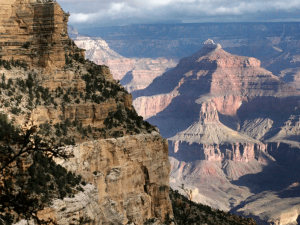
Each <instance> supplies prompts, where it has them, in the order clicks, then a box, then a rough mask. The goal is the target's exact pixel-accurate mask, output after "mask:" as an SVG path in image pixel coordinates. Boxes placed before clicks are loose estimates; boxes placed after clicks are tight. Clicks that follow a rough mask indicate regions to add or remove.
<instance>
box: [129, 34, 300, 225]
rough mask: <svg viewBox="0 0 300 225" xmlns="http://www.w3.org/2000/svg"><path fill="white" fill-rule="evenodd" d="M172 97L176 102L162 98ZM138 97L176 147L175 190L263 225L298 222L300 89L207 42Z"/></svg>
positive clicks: (172, 155) (136, 101) (135, 94)
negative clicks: (190, 192) (183, 189)
mask: <svg viewBox="0 0 300 225" xmlns="http://www.w3.org/2000/svg"><path fill="white" fill-rule="evenodd" d="M171 93H176V96H174V97H172V98H168V99H167V98H165V99H164V98H163V97H164V96H171ZM132 94H133V97H134V103H133V104H134V105H137V109H138V111H139V112H140V113H141V114H142V115H146V116H147V118H148V119H147V120H148V121H149V122H151V123H153V124H155V125H156V126H158V128H159V129H160V131H161V133H162V135H164V136H165V137H167V138H168V140H169V155H170V162H171V175H170V185H171V187H172V188H175V189H176V188H177V189H178V187H180V185H181V184H184V185H185V187H186V188H188V189H190V190H192V191H193V197H194V199H195V201H198V202H201V203H203V204H208V205H210V206H212V207H216V208H219V209H223V210H228V211H231V212H234V213H237V214H238V215H243V216H251V217H253V218H254V219H255V220H256V221H257V223H258V224H267V223H275V224H276V223H277V224H289V223H291V222H293V223H295V222H296V220H297V213H298V211H297V210H295V209H297V208H298V206H299V197H298V195H297V190H298V189H297V188H296V187H295V188H294V186H295V185H296V184H295V183H297V180H298V179H299V173H298V172H297V171H298V169H296V168H298V166H297V165H298V163H297V162H298V161H297V159H298V158H299V153H297V152H296V149H298V148H299V138H298V133H299V132H298V123H299V122H298V120H299V99H300V98H299V94H300V93H299V91H298V90H297V89H296V88H294V87H292V86H290V85H288V84H286V83H285V82H283V81H281V80H280V78H278V77H277V76H275V75H273V74H272V73H271V72H270V71H267V70H266V69H264V68H262V67H261V62H260V61H259V60H257V59H255V58H252V57H245V56H237V55H232V54H230V53H228V52H226V51H225V50H223V49H222V47H221V45H220V44H215V43H214V42H213V41H212V40H207V41H206V42H205V43H204V45H203V48H202V49H201V50H200V51H198V52H196V53H195V54H193V55H191V56H190V57H186V58H183V59H181V60H180V61H179V64H178V65H177V66H176V67H175V68H174V69H172V70H170V71H168V72H166V73H164V74H163V75H162V76H160V77H157V78H156V79H154V81H153V83H152V84H150V85H149V86H148V87H147V88H145V89H144V90H139V91H135V92H133V93H132ZM156 100H159V101H156ZM163 100H164V101H163ZM147 113H148V114H147ZM280 146H281V147H280ZM279 152H280V153H279ZM292 158H293V159H292ZM283 159H286V160H283ZM289 159H290V160H289ZM295 160H296V161H295ZM288 162H290V163H291V164H293V165H294V166H291V165H290V164H289V163H288ZM293 162H294V163H293ZM290 185H292V186H290ZM291 187H293V188H291ZM283 192H284V193H285V194H284V195H283V194H281V193H283ZM275 196H277V197H275ZM284 196H290V197H289V198H288V199H286V198H285V197H284ZM292 196H293V197H292ZM274 202H276V203H277V204H280V207H279V206H278V205H277V206H274V204H273V203H274ZM264 204H267V205H268V208H267V209H264V207H263V205H264ZM293 204H295V205H297V206H294V205H293ZM288 215H291V218H290V219H287V218H288Z"/></svg>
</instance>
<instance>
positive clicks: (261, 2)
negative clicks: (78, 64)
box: [58, 0, 300, 26]
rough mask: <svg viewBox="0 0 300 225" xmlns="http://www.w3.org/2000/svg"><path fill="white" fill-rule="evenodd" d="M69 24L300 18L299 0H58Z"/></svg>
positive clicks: (291, 19) (104, 24)
mask: <svg viewBox="0 0 300 225" xmlns="http://www.w3.org/2000/svg"><path fill="white" fill-rule="evenodd" d="M58 2H59V3H60V4H61V5H62V7H63V9H64V10H65V11H68V12H70V13H71V17H70V24H73V25H77V26H111V25H127V24H132V23H133V24H137V23H164V22H172V21H174V22H178V21H182V22H186V23H188V22H234V21H235V22H238V21H249V22H251V21H300V13H299V10H300V1H299V0H284V1H283V0H149V1H148V0H82V1H79V0H58Z"/></svg>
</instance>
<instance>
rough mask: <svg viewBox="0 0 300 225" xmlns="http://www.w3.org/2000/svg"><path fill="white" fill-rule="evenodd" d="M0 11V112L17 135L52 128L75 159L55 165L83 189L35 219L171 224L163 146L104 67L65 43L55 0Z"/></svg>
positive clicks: (16, 3) (3, 4) (2, 4)
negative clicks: (72, 174) (13, 125)
mask: <svg viewBox="0 0 300 225" xmlns="http://www.w3.org/2000/svg"><path fill="white" fill-rule="evenodd" d="M0 8H1V9H0V11H1V13H0V15H1V18H0V31H1V37H0V46H1V48H0V55H1V60H2V61H1V64H0V70H1V74H4V75H3V76H2V83H1V84H2V86H3V85H4V87H5V88H3V87H2V86H1V88H2V89H1V90H2V94H1V103H0V104H1V112H2V113H6V114H8V118H9V119H11V120H14V121H15V123H16V124H17V125H20V126H22V127H23V128H24V129H26V127H27V128H30V127H32V126H36V127H37V129H42V126H44V125H46V126H48V127H49V128H48V131H49V132H50V131H51V129H54V134H50V133H49V134H48V135H54V136H53V137H52V138H53V139H52V140H55V139H56V138H57V139H58V138H59V137H60V138H61V136H63V137H62V138H66V139H70V140H72V138H73V140H74V142H75V141H76V146H68V147H67V149H68V150H70V152H72V153H73V154H74V155H75V157H74V158H71V159H70V160H69V161H66V162H64V161H59V160H58V159H56V160H57V162H59V163H61V165H63V166H65V167H66V168H67V169H68V170H69V171H72V172H75V173H76V174H80V175H82V177H83V180H85V182H86V183H88V184H87V185H82V186H81V187H82V188H83V191H77V193H76V195H74V196H73V197H65V198H63V199H60V200H59V199H51V200H50V201H51V202H52V203H53V204H52V205H49V207H48V208H46V209H44V210H43V211H40V212H39V213H38V216H39V217H40V218H42V219H49V218H51V219H53V220H54V221H56V222H58V224H70V223H93V224H128V223H131V224H139V225H140V224H143V223H144V222H145V221H146V220H147V219H151V218H157V219H158V220H159V221H164V220H165V218H166V217H168V216H169V217H172V216H173V212H172V206H171V202H170V199H169V184H168V183H169V180H168V175H169V171H170V164H169V162H168V143H167V141H166V140H165V139H163V138H162V137H161V135H160V134H159V133H158V132H157V131H156V129H155V127H153V126H152V125H150V124H148V123H145V122H144V121H143V120H142V118H140V117H139V116H138V115H137V114H136V112H135V109H134V108H133V106H132V96H131V95H130V94H129V93H128V92H127V91H126V90H125V89H124V88H123V87H122V86H121V85H120V84H119V83H118V82H117V81H115V80H114V79H113V75H112V74H111V72H110V70H109V68H108V67H107V66H98V65H96V64H94V63H92V62H90V61H86V60H85V59H84V56H85V55H84V52H85V51H84V50H82V49H80V48H78V47H77V46H76V45H75V44H74V42H73V41H72V40H71V39H70V38H69V37H68V31H67V21H68V16H69V15H68V14H67V13H65V12H64V11H63V10H62V9H61V7H60V6H59V4H58V3H57V2H55V1H53V2H52V1H51V2H45V3H43V2H39V1H23V0H22V1H21V0H13V1H0ZM6 84H7V86H6ZM12 90H13V91H12ZM16 99H19V100H18V101H17V100H16ZM66 124H67V125H66ZM64 125H65V126H67V130H65V132H63V133H60V127H61V126H64ZM68 127H69V128H68ZM67 131H68V132H67ZM55 135H56V136H55ZM70 135H71V136H70ZM70 140H69V141H70ZM63 147H65V146H63ZM20 223H22V222H20Z"/></svg>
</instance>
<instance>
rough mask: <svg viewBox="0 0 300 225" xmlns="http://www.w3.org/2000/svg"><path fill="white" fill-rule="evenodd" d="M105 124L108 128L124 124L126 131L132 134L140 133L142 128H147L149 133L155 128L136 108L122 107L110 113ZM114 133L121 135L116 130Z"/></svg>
mask: <svg viewBox="0 0 300 225" xmlns="http://www.w3.org/2000/svg"><path fill="white" fill-rule="evenodd" d="M104 125H105V126H106V127H107V128H108V129H112V128H114V127H120V126H123V128H126V133H132V134H133V133H137V134H139V133H141V130H142V129H146V130H147V132H148V133H151V132H152V131H153V130H155V127H154V126H152V125H150V124H149V123H148V122H146V121H143V117H141V116H139V115H138V114H137V112H136V111H135V110H134V109H129V108H121V107H119V108H118V110H117V111H114V112H110V113H109V114H108V117H107V118H106V119H105V120H104ZM124 126H125V127H124ZM114 135H115V137H117V136H118V137H119V136H120V135H121V134H120V133H117V132H115V133H114Z"/></svg>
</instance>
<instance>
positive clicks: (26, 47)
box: [21, 42, 30, 49]
mask: <svg viewBox="0 0 300 225" xmlns="http://www.w3.org/2000/svg"><path fill="white" fill-rule="evenodd" d="M29 47H30V42H26V43H24V44H23V45H22V46H21V48H25V49H28V48H29Z"/></svg>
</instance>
